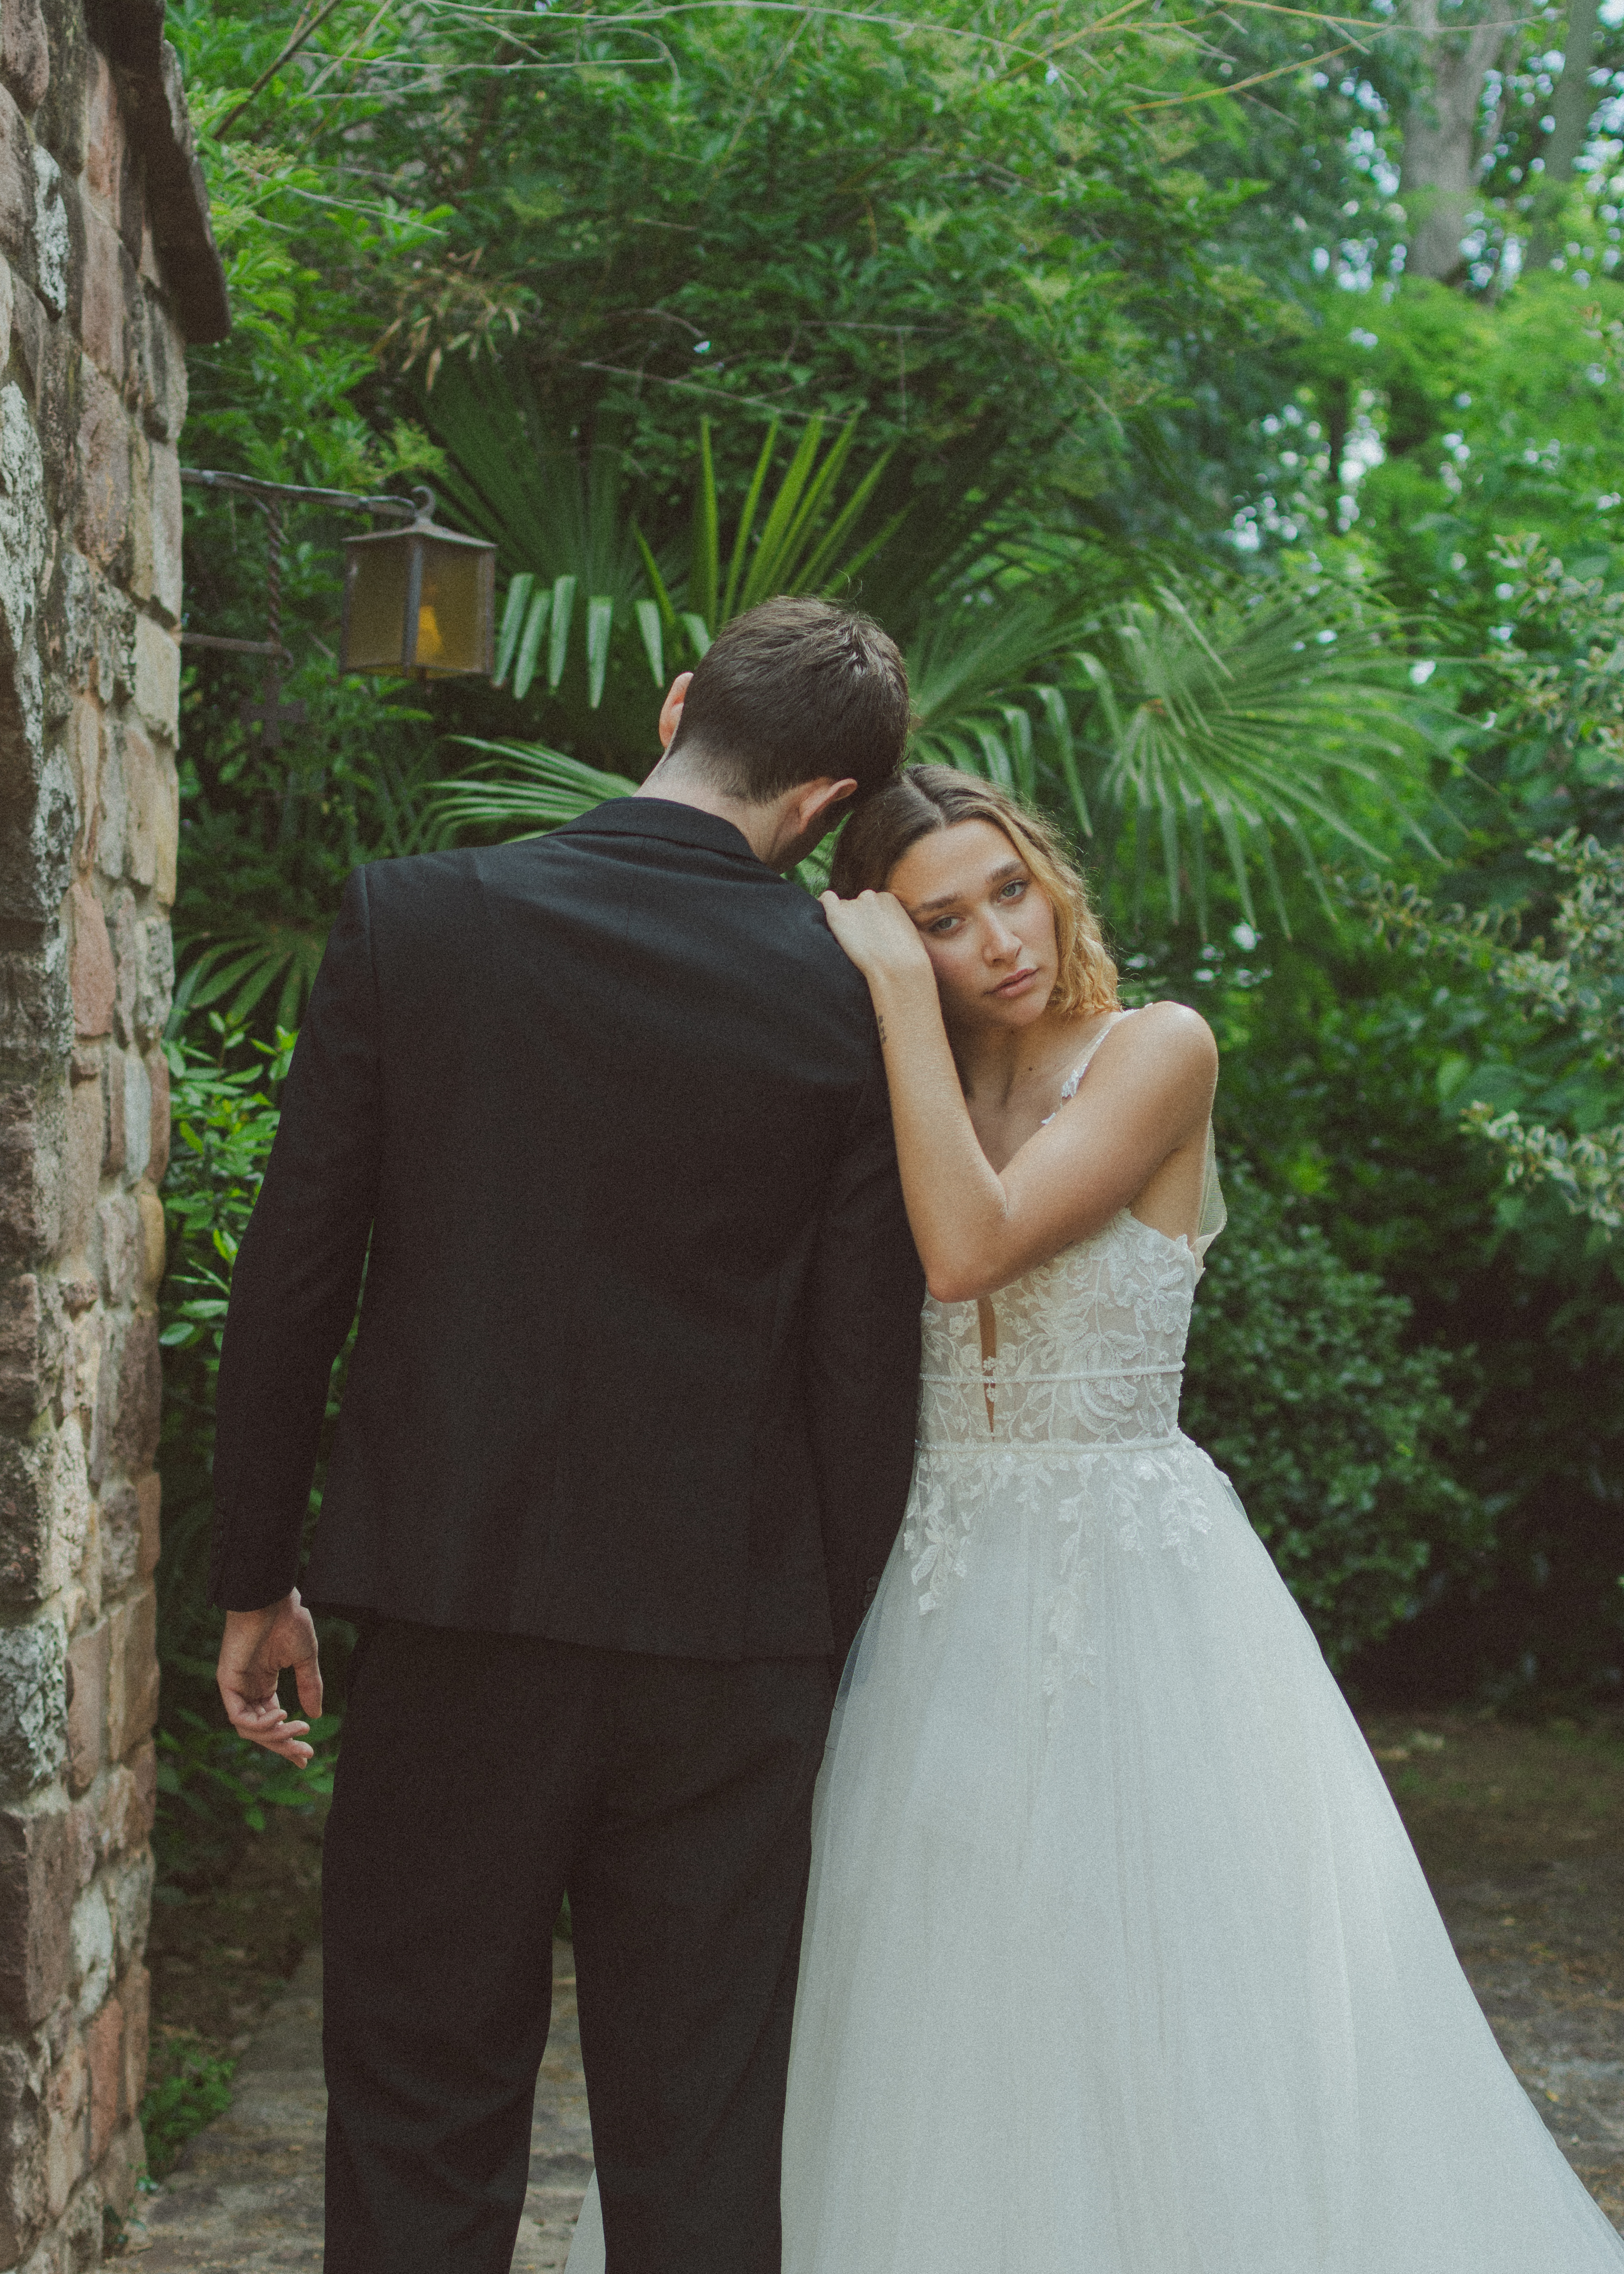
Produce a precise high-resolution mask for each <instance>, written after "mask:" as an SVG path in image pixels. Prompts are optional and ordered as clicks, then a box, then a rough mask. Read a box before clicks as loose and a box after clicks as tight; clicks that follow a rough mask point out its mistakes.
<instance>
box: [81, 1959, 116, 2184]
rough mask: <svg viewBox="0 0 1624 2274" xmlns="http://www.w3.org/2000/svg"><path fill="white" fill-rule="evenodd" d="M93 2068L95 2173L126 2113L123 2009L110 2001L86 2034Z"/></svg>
mask: <svg viewBox="0 0 1624 2274" xmlns="http://www.w3.org/2000/svg"><path fill="white" fill-rule="evenodd" d="M85 2058H86V2061H87V2062H88V2063H89V2067H90V2165H91V2169H92V2170H93V2171H94V2169H95V2166H96V2165H98V2164H99V2163H100V2162H101V2161H102V2157H103V2156H105V2155H106V2153H107V2151H108V2148H109V2144H110V2142H111V2141H112V2137H113V2135H114V2133H115V2132H116V2131H117V2128H118V2120H119V2118H120V2116H121V2115H122V2114H123V2113H124V2110H123V2106H122V2103H123V2100H124V2007H123V2006H122V2005H121V2004H120V2002H119V2000H118V1999H117V1998H116V1997H115V1998H109V1999H108V2001H107V2003H106V2005H105V2006H103V2007H102V2010H101V2012H100V2013H99V2014H94V2016H93V2017H92V2019H91V2022H90V2026H89V2028H88V2029H86V2031H85Z"/></svg>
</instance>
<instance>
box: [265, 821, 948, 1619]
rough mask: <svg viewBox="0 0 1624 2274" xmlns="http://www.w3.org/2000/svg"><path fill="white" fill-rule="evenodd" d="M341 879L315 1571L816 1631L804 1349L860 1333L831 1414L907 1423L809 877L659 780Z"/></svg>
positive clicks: (337, 1594)
mask: <svg viewBox="0 0 1624 2274" xmlns="http://www.w3.org/2000/svg"><path fill="white" fill-rule="evenodd" d="M352 890H354V891H356V892H357V897H364V899H365V928H366V933H367V938H366V949H367V955H366V960H367V963H368V966H369V968H370V976H371V982H372V989H373V1015H372V1021H371V1022H370V1023H371V1024H372V1030H373V1038H374V1047H375V1050H376V1055H377V1081H378V1086H379V1098H380V1112H379V1115H378V1123H379V1143H378V1158H377V1163H376V1179H377V1181H376V1203H375V1210H374V1214H373V1218H372V1244H371V1250H370V1255H369V1260H368V1264H367V1280H366V1290H365V1299H364V1302H363V1306H362V1321H361V1329H360V1334H359V1338H358V1343H357V1349H356V1352H355V1355H354V1358H353V1360H352V1363H351V1367H350V1379H349V1382H348V1385H347V1388H346V1390H345V1395H344V1399H343V1407H342V1419H341V1422H340V1426H339V1430H338V1434H337V1438H336V1442H335V1449H334V1453H333V1457H332V1460H331V1464H330V1467H329V1472H328V1478H327V1487H326V1492H325V1496H324V1513H323V1518H322V1523H321V1526H320V1532H319V1534H318V1540H317V1546H316V1549H315V1553H314V1555H313V1558H312V1567H311V1574H310V1581H309V1591H310V1592H311V1593H313V1594H315V1595H316V1596H317V1597H318V1598H320V1599H323V1600H329V1601H332V1602H335V1603H339V1604H349V1605H355V1606H358V1607H363V1608H371V1609H376V1610H380V1611H384V1612H387V1613H389V1614H391V1615H395V1616H401V1617H407V1618H418V1619H422V1620H425V1622H427V1623H434V1624H450V1625H459V1626H476V1627H492V1628H500V1629H506V1630H518V1631H523V1632H530V1633H536V1634H542V1635H548V1636H552V1637H554V1638H559V1639H568V1640H570V1641H574V1642H578V1643H586V1644H596V1645H601V1646H604V1647H613V1648H622V1649H633V1650H648V1651H655V1652H665V1653H680V1654H695V1655H716V1656H732V1655H735V1654H748V1655H756V1654H771V1653H785V1652H787V1653H794V1652H800V1651H808V1652H810V1651H823V1650H827V1649H828V1648H829V1647H830V1644H831V1624H830V1595H831V1577H832V1576H833V1575H831V1573H830V1572H829V1570H827V1568H826V1563H827V1557H826V1553H825V1543H824V1539H823V1501H824V1500H825V1499H826V1498H827V1496H828V1495H829V1493H830V1491H831V1488H833V1487H832V1486H831V1478H830V1476H829V1474H828V1464H827V1460H826V1458H825V1457H824V1454H825V1448H824V1447H823V1445H822V1442H821V1440H822V1439H823V1438H826V1437H827V1434H828V1424H829V1418H830V1417H828V1416H827V1415H825V1414H822V1413H820V1412H819V1411H818V1410H817V1398H818V1396H819V1393H820V1385H821V1386H822V1388H823V1390H824V1391H826V1390H827V1387H828V1384H829V1382H830V1379H831V1374H844V1372H845V1371H846V1366H847V1364H848V1361H849V1359H853V1358H854V1359H856V1360H857V1362H858V1364H859V1365H860V1366H861V1369H862V1370H863V1371H864V1372H865V1373H866V1374H868V1377H869V1379H868V1382H866V1384H863V1385H861V1386H860V1385H859V1384H857V1383H856V1382H846V1383H844V1384H843V1394H845V1395H846V1397H847V1398H848V1401H850V1402H851V1410H850V1412H849V1417H848V1418H849V1426H850V1427H852V1428H853V1430H854V1431H855V1432H856V1433H857V1434H858V1436H859V1437H861V1432H862V1428H863V1423H864V1413H865V1411H867V1410H868V1407H869V1406H871V1405H872V1403H873V1401H874V1399H875V1398H876V1397H879V1398H880V1399H881V1400H882V1401H885V1400H887V1399H888V1400H889V1402H890V1404H891V1406H892V1407H893V1408H895V1409H896V1410H897V1411H898V1412H901V1413H902V1414H903V1415H904V1422H903V1430H902V1431H898V1430H896V1429H893V1430H891V1431H890V1432H889V1433H887V1434H888V1437H889V1438H890V1439H892V1440H894V1441H895V1442H896V1444H897V1445H898V1446H899V1447H900V1446H902V1445H903V1444H904V1442H905V1440H904V1434H903V1432H904V1431H907V1432H911V1419H912V1397H913V1374H914V1368H915V1367H916V1343H915V1341H914V1328H913V1322H914V1320H915V1319H916V1317H917V1307H918V1299H919V1291H920V1290H919V1284H918V1279H917V1274H916V1270H915V1269H914V1264H913V1259H912V1253H911V1249H910V1248H909V1247H908V1246H907V1245H906V1230H905V1228H904V1227H903V1226H902V1224H901V1220H900V1209H899V1205H898V1199H897V1193H896V1187H895V1176H894V1167H893V1166H892V1164H891V1162H890V1159H889V1139H888V1133H887V1132H886V1128H885V1120H884V1116H885V1109H884V1094H883V1081H882V1077H881V1073H880V1065H879V1058H878V1050H877V1043H876V1034H875V1028H874V1022H873V1018H872V1013H871V1012H870V1009H869V1005H868V991H867V989H866V987H865V986H864V984H863V983H862V981H861V978H860V977H859V975H858V974H857V973H856V972H855V970H854V969H853V968H852V967H851V966H850V965H849V964H848V963H847V962H846V958H845V957H844V956H843V954H842V953H841V952H840V950H839V949H838V946H837V945H836V944H835V942H834V941H833V939H832V937H831V935H830V933H829V930H828V928H827V926H826V925H825V923H824V922H823V915H822V912H821V910H819V909H818V907H816V903H815V902H813V901H812V900H809V899H808V896H807V895H806V894H805V893H803V892H801V890H800V889H799V888H798V887H797V886H795V885H791V884H789V883H787V882H786V880H785V879H783V878H782V877H778V876H776V875H775V874H774V873H773V872H772V871H771V870H768V869H766V868H765V867H764V866H763V864H762V863H761V862H759V861H758V860H756V857H755V856H754V855H753V854H752V853H751V852H750V851H749V848H748V847H747V846H746V844H745V842H744V840H743V839H742V838H741V836H740V835H739V833H738V832H737V831H736V830H735V829H733V827H731V826H730V825H728V824H727V823H726V822H722V821H718V820H717V819H715V818H714V817H711V816H710V815H708V814H704V813H702V812H699V811H696V810H695V809H692V808H690V807H687V806H682V805H676V804H667V803H665V802H658V801H654V800H649V799H639V800H626V801H623V802H618V803H616V804H614V805H612V806H609V807H606V808H604V809H600V810H599V811H598V813H597V814H594V815H591V816H589V817H586V818H585V819H584V820H583V821H582V822H580V823H577V824H575V825H572V826H570V827H569V828H568V829H566V830H564V831H561V832H559V833H558V834H557V835H556V836H554V837H553V838H551V839H549V840H543V841H539V842H533V843H530V844H527V845H522V846H515V847H503V848H500V849H498V850H494V851H491V852H485V853H470V854H455V855H443V856H438V855H437V856H430V857H427V858H425V859H419V860H413V861H404V862H391V863H387V864H384V865H380V866H379V867H375V868H373V869H371V870H367V871H366V872H365V875H364V877H362V878H361V879H360V880H359V884H358V887H357V888H352ZM876 1139H877V1140H879V1144H878V1148H877V1153H876ZM865 1146H866V1148H867V1152H868V1156H869V1157H868V1159H867V1160H865V1161H864V1162H862V1163H861V1174H860V1175H859V1176H858V1177H857V1178H856V1179H855V1181H854V1180H853V1173H852V1171H853V1156H854V1151H855V1152H856V1153H861V1151H862V1148H864V1147H865ZM876 1159H877V1163H878V1166H877V1171H876ZM876 1243H877V1250H878V1252H877V1253H876V1252H874V1251H875V1249H876ZM860 1251H867V1252H860ZM876 1269H877V1270H878V1271H879V1272H880V1273H882V1274H883V1276H884V1277H885V1279H886V1281H887V1282H888V1288H887V1289H880V1290H878V1291H876V1284H875V1273H876ZM845 1306H851V1309H850V1311H849V1313H848V1312H847V1311H846V1308H845ZM876 1367H877V1369H878V1378H877V1379H876V1378H875V1370H876ZM878 1450H879V1449H878V1448H877V1447H876V1457H877V1456H878ZM896 1459H897V1456H896V1454H895V1453H894V1452H893V1455H892V1457H891V1459H890V1460H889V1461H886V1460H884V1459H883V1457H881V1458H880V1466H881V1469H882V1470H883V1471H884V1470H888V1469H889V1468H891V1467H894V1466H895V1465H896ZM847 1489H849V1487H847ZM881 1489H882V1491H883V1492H887V1493H889V1492H891V1490H892V1489H893V1480H882V1483H881ZM888 1504H889V1502H888ZM837 1592H838V1589H837Z"/></svg>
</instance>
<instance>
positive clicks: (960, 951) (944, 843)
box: [887, 821, 1060, 1027]
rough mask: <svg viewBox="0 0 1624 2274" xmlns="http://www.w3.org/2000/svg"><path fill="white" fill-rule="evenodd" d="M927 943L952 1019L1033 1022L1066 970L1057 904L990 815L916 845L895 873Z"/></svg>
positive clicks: (892, 884)
mask: <svg viewBox="0 0 1624 2274" xmlns="http://www.w3.org/2000/svg"><path fill="white" fill-rule="evenodd" d="M887 890H888V891H890V892H894V893H895V894H896V896H897V898H898V900H900V901H901V903H902V905H903V907H905V908H906V910H907V912H908V914H909V915H910V916H911V917H912V918H913V919H914V925H915V926H916V928H917V930H918V932H919V936H920V937H921V939H922V940H923V941H924V943H925V949H926V953H928V954H929V958H930V961H931V965H932V968H934V970H935V972H936V985H937V987H938V988H939V989H940V990H941V995H942V1010H943V1015H944V1017H945V1019H946V1020H947V1022H948V1024H949V1026H950V1027H951V1026H978V1027H988V1026H993V1027H1029V1026H1030V1025H1031V1024H1032V1023H1033V1021H1034V1020H1036V1019H1041V1017H1042V1015H1043V1013H1044V1011H1045V1010H1046V1008H1047V1007H1048V1004H1049V997H1050V996H1051V995H1052V994H1053V993H1054V990H1055V982H1056V979H1057V978H1058V976H1059V973H1060V955H1059V950H1058V948H1057V946H1056V940H1055V911H1054V909H1053V907H1051V905H1050V904H1049V900H1048V899H1047V897H1046V896H1045V894H1044V892H1043V891H1042V889H1041V886H1040V885H1038V883H1037V880H1036V879H1035V877H1034V876H1033V874H1032V871H1031V870H1029V869H1028V868H1027V866H1026V862H1025V861H1023V860H1022V858H1021V856H1020V855H1019V852H1018V851H1017V850H1016V848H1015V847H1014V846H1013V845H1012V844H1011V841H1010V840H1009V839H1008V838H1007V837H1006V836H1005V835H1004V832H1003V831H1002V830H1001V829H997V828H995V827H994V825H993V824H992V823H991V822H990V821H956V822H954V823H953V825H952V826H951V828H948V829H938V830H936V831H934V832H932V833H931V835H930V836H929V837H921V838H920V839H919V840H917V841H916V842H915V843H914V844H913V845H910V846H909V847H908V849H907V851H906V853H905V854H904V855H903V856H902V858H901V860H900V861H898V863H897V865H896V867H895V868H894V869H893V870H891V876H890V877H889V878H888V879H887Z"/></svg>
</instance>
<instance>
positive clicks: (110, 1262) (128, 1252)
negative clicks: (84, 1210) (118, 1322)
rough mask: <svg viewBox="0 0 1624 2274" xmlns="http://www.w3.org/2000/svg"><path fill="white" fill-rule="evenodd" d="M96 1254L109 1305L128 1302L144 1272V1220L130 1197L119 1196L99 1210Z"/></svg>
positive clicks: (123, 1194) (127, 1194)
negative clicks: (142, 1250) (141, 1273)
mask: <svg viewBox="0 0 1624 2274" xmlns="http://www.w3.org/2000/svg"><path fill="white" fill-rule="evenodd" d="M96 1252H97V1258H98V1261H99V1263H100V1267H101V1276H102V1293H103V1294H104V1295H105V1296H106V1298H107V1299H108V1301H109V1303H112V1304H119V1303H123V1302H124V1301H126V1300H127V1299H128V1298H129V1297H130V1296H131V1295H132V1294H133V1293H134V1291H135V1289H136V1286H137V1284H138V1277H139V1271H140V1268H141V1219H140V1215H139V1210H138V1209H137V1208H136V1205H135V1202H134V1201H133V1200H132V1197H131V1196H130V1194H129V1193H115V1194H114V1195H113V1197H112V1198H111V1199H110V1200H105V1201H102V1203H101V1205H100V1207H99V1208H98V1209H97V1210H96Z"/></svg>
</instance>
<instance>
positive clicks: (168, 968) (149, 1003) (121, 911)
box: [113, 892, 175, 1049]
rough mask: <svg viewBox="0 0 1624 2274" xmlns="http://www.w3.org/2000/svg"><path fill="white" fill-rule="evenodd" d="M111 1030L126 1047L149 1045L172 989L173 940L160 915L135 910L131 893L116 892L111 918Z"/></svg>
mask: <svg viewBox="0 0 1624 2274" xmlns="http://www.w3.org/2000/svg"><path fill="white" fill-rule="evenodd" d="M113 963H114V967H115V968H116V969H117V974H118V980H117V988H116V990H115V992H114V998H113V1032H114V1033H115V1034H116V1035H117V1037H118V1039H119V1041H120V1042H121V1043H123V1044H124V1047H125V1048H126V1049H128V1048H129V1047H130V1045H131V1044H132V1043H139V1044H141V1045H143V1046H146V1045H150V1044H152V1043H155V1042H156V1041H157V1040H158V1038H159V1036H160V1035H162V1032H163V1029H164V1027H165V1025H166V1024H167V1022H168V1020H169V1004H170V1002H171V1000H172V999H173V997H174V993H175V943H174V941H173V940H172V938H171V937H170V936H169V925H168V923H167V922H165V921H164V919H163V918H162V916H142V915H139V914H138V913H137V910H136V906H135V900H134V896H133V895H132V893H130V892H124V893H121V894H120V896H119V900H118V907H117V912H116V914H115V916H114V920H113Z"/></svg>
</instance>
